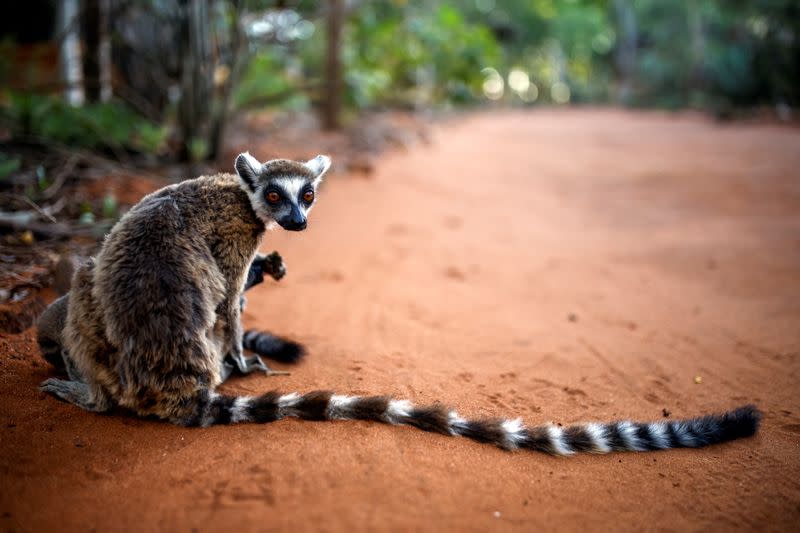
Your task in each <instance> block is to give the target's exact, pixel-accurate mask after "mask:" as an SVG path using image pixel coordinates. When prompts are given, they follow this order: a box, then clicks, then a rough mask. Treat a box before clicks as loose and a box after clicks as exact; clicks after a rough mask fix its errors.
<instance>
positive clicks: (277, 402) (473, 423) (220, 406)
mask: <svg viewBox="0 0 800 533" xmlns="http://www.w3.org/2000/svg"><path fill="white" fill-rule="evenodd" d="M201 404H202V405H199V406H198V411H197V414H196V417H195V418H194V419H193V420H191V421H188V425H202V426H208V425H212V424H234V423H238V422H256V423H267V422H274V421H276V420H280V419H282V418H287V417H296V418H302V419H305V420H373V421H376V422H384V423H388V424H396V425H408V426H414V427H416V428H419V429H422V430H424V431H433V432H437V433H442V434H444V435H451V436H462V437H467V438H470V439H473V440H477V441H480V442H486V443H489V444H493V445H495V446H498V447H500V448H503V449H506V450H516V449H518V448H525V449H529V450H533V451H539V452H545V453H549V454H552V455H572V454H573V453H577V452H592V453H609V452H618V451H637V452H642V451H648V450H663V449H669V448H699V447H701V446H708V445H710V444H717V443H720V442H726V441H729V440H733V439H738V438H742V437H749V436H751V435H754V434H755V433H756V431H757V430H758V425H759V421H760V420H761V413H760V412H759V411H758V409H757V408H756V407H755V406H754V405H745V406H743V407H739V408H737V409H734V410H733V411H728V412H725V413H721V414H716V415H707V416H702V417H698V418H690V419H686V420H664V421H659V422H649V423H639V422H628V421H623V422H612V423H586V424H577V425H573V426H569V427H561V426H557V425H542V426H534V427H526V426H525V425H524V424H523V423H522V420H521V419H515V420H503V419H497V420H468V419H465V418H462V417H460V416H459V415H458V414H457V413H456V412H455V411H453V410H450V409H447V408H446V407H444V406H442V405H439V404H436V405H432V406H427V407H416V406H414V405H412V404H411V402H409V401H407V400H394V399H392V398H390V397H387V396H341V395H338V394H333V393H332V392H327V391H314V392H309V393H307V394H302V395H301V394H298V393H291V394H281V393H279V392H275V391H272V392H268V393H266V394H263V395H261V396H254V397H246V396H245V397H235V396H225V395H220V394H216V393H212V394H210V395H209V396H208V397H207V398H206V399H205V400H204V401H201Z"/></svg>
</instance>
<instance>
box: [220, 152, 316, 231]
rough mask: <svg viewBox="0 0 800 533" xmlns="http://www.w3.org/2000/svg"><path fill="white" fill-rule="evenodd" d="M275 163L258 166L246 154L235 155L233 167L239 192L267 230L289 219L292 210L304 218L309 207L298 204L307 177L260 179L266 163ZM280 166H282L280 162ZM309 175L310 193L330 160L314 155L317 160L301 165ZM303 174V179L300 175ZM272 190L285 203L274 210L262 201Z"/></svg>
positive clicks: (281, 176) (289, 176) (307, 181)
mask: <svg viewBox="0 0 800 533" xmlns="http://www.w3.org/2000/svg"><path fill="white" fill-rule="evenodd" d="M279 162H280V161H279V160H275V161H268V162H266V163H263V164H262V163H261V162H259V161H258V160H257V159H256V158H255V157H253V156H252V155H250V153H249V152H244V153H242V154H239V156H237V158H236V162H235V164H234V167H235V169H236V172H237V174H238V175H239V180H240V183H241V185H242V189H244V190H245V192H247V195H248V197H249V198H250V204H251V205H252V207H253V210H254V211H255V212H256V214H257V215H258V217H259V218H260V219H261V220H262V221H263V222H264V223H265V224H266V226H267V228H268V229H271V228H273V227H274V226H275V223H276V221H280V220H283V219H284V218H285V217H287V216H289V215H290V213H291V211H292V208H295V209H298V210H299V211H300V212H301V213H302V214H303V216H306V215H307V214H308V213H309V212H310V211H311V208H312V207H313V205H314V204H313V203H312V204H311V205H305V204H304V203H302V202H299V200H298V197H299V195H300V192H301V190H302V189H303V187H306V186H308V184H309V177H308V175H307V174H305V173H303V172H300V173H299V174H298V175H296V176H293V175H291V173H287V174H285V175H278V176H275V177H271V178H267V179H264V178H263V177H262V174H263V173H264V172H265V171H266V170H268V167H270V166H272V167H273V169H274V167H275V165H270V163H279ZM284 163H286V162H285V161H284ZM302 165H303V166H305V167H306V168H307V169H308V170H309V171H311V174H312V176H314V178H313V179H312V181H311V182H310V184H311V186H312V188H313V190H314V192H316V190H317V187H318V186H319V184H320V182H321V181H322V177H323V176H324V174H325V173H326V172H327V171H328V169H329V168H330V165H331V159H330V158H329V157H328V156H325V155H318V156H317V157H315V158H313V159H310V160H309V161H306V162H305V163H302ZM301 174H305V175H301ZM268 186H269V187H273V188H277V189H280V190H281V191H282V193H283V194H282V197H283V198H285V200H286V202H282V203H281V205H279V206H278V207H277V208H274V207H273V206H271V205H268V204H267V202H266V201H265V199H264V195H265V193H266V189H267V187H268Z"/></svg>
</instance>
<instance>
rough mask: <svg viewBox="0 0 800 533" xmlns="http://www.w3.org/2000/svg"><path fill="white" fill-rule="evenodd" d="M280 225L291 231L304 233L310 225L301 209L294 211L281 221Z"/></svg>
mask: <svg viewBox="0 0 800 533" xmlns="http://www.w3.org/2000/svg"><path fill="white" fill-rule="evenodd" d="M278 224H280V225H281V227H282V228H283V229H285V230H289V231H303V230H304V229H306V226H307V225H308V223H307V221H306V217H305V215H303V213H301V212H300V210H299V209H292V214H291V215H289V216H288V217H286V218H284V219H283V220H279V221H278Z"/></svg>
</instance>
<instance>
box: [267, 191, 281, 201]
mask: <svg viewBox="0 0 800 533" xmlns="http://www.w3.org/2000/svg"><path fill="white" fill-rule="evenodd" d="M280 199H281V195H280V194H278V193H276V192H275V191H269V192H268V193H267V201H268V202H269V203H271V204H277V203H278V201H279V200H280Z"/></svg>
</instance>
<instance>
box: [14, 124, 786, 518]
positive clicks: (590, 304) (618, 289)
mask: <svg viewBox="0 0 800 533" xmlns="http://www.w3.org/2000/svg"><path fill="white" fill-rule="evenodd" d="M253 152H254V153H255V154H256V155H258V152H259V149H258V148H257V147H253ZM309 155H313V154H309ZM334 155H335V154H334ZM798 169H800V132H798V131H797V130H793V129H788V128H781V127H776V126H761V125H742V124H738V125H720V124H715V123H713V122H711V121H709V120H707V119H705V118H702V117H698V116H692V115H676V116H672V115H662V114H656V113H646V114H634V113H627V112H622V111H610V110H585V111H537V112H530V113H521V112H516V113H511V112H508V113H495V114H484V115H476V116H472V117H469V118H466V119H459V120H458V121H455V122H453V123H451V124H447V125H443V126H441V127H440V128H439V130H438V131H437V132H436V133H435V135H434V141H433V143H432V144H431V145H430V146H420V147H418V148H415V149H413V150H411V151H410V152H408V153H405V154H394V155H391V156H388V157H385V158H383V159H382V161H381V162H380V164H379V165H378V168H377V172H376V173H375V175H374V179H363V178H348V177H346V176H334V177H332V178H331V179H330V180H329V182H328V183H327V185H326V187H325V189H324V191H323V192H322V193H321V194H320V201H319V205H318V207H317V208H316V209H315V211H314V213H313V214H312V216H311V222H310V227H309V229H308V230H307V231H306V232H305V233H303V234H293V235H289V234H285V233H278V232H276V233H273V234H270V235H268V237H267V238H266V240H265V243H264V247H263V249H264V250H265V251H269V250H272V249H278V250H280V251H281V253H282V254H283V256H284V258H285V259H286V262H287V265H288V267H289V274H288V276H287V278H286V279H285V280H284V281H282V282H281V283H279V284H276V283H268V284H266V283H265V284H264V285H262V286H260V287H258V288H257V289H255V290H254V291H252V292H251V293H250V298H249V300H250V303H249V308H248V310H247V311H246V313H245V322H246V325H248V326H251V327H252V326H256V327H260V328H263V329H269V330H271V331H274V332H277V333H281V334H284V335H289V336H292V337H294V338H296V339H299V340H302V341H304V342H306V343H307V345H308V347H309V356H308V358H307V359H306V361H305V362H303V363H301V364H300V365H298V366H297V367H295V368H294V373H293V374H292V376H290V377H270V378H267V377H264V376H252V377H248V378H240V379H236V380H234V381H232V382H231V383H229V384H227V385H226V386H225V387H224V388H225V390H226V391H228V392H239V393H246V394H254V393H258V392H262V391H266V390H268V389H271V388H278V389H281V390H284V391H292V390H299V391H308V390H312V389H317V388H327V389H334V390H336V391H339V392H342V393H353V394H360V393H364V394H366V393H394V394H396V395H398V396H401V397H405V398H408V399H411V400H414V401H417V402H429V401H433V400H441V401H443V402H446V403H448V404H452V405H454V406H458V408H459V410H460V411H461V412H463V413H464V414H468V415H520V416H522V417H524V419H525V420H526V421H527V422H528V423H531V424H535V423H538V422H544V421H549V420H551V421H555V422H561V423H568V422H575V421H582V420H589V419H597V420H607V419H617V418H622V417H633V418H637V419H658V418H661V417H662V416H663V415H662V410H663V409H667V410H668V411H669V412H671V416H672V417H679V416H691V415H696V414H700V413H705V412H708V411H718V410H724V409H727V408H731V407H734V406H737V405H740V404H743V403H747V402H755V403H757V404H758V405H759V406H760V407H761V408H762V409H763V410H764V412H765V420H764V425H763V430H762V431H761V433H760V434H759V435H758V436H757V437H755V438H752V439H747V440H742V441H737V442H734V443H730V444H725V445H720V446H716V447H711V448H706V449H702V450H676V451H667V452H657V453H646V454H616V455H607V456H591V455H584V456H577V457H573V458H552V457H548V456H545V455H539V454H533V453H530V452H518V453H509V452H504V451H501V450H498V449H494V448H492V447H489V446H486V445H481V444H477V443H474V442H470V441H467V440H464V439H454V438H447V437H443V436H440V435H435V434H428V433H424V432H420V431H417V430H414V429H412V428H398V427H390V426H384V425H379V424H370V423H366V422H364V423H362V422H340V423H329V422H301V421H296V420H285V421H281V422H278V423H275V424H271V425H268V426H238V427H215V428H211V429H194V430H190V429H183V428H177V427H173V426H170V425H169V424H166V423H160V422H157V421H149V420H137V419H132V418H128V417H125V416H120V415H115V416H102V415H95V414H90V413H86V412H82V411H80V410H78V409H77V408H75V407H72V406H70V405H67V404H64V403H60V402H58V401H56V400H55V399H53V398H50V397H46V396H45V395H44V394H42V393H39V392H38V391H37V389H36V386H37V384H38V383H39V382H40V381H41V380H43V379H45V378H46V377H47V376H48V374H49V369H48V367H47V366H46V365H45V364H44V363H43V362H42V361H41V360H40V359H38V357H34V355H33V354H35V353H36V348H35V344H34V341H33V339H34V332H33V331H32V330H29V331H27V332H25V333H23V334H21V335H18V336H5V337H2V338H0V401H1V402H2V403H1V404H0V417H1V420H0V423H1V424H2V426H0V427H2V430H1V431H2V433H0V435H1V437H0V439H1V440H0V474H1V475H2V490H1V491H0V515H1V517H0V528H2V529H3V530H14V531H44V530H56V529H57V530H60V531H86V530H97V531H110V530H164V531H189V530H192V531H222V530H227V529H230V530H242V531H256V530H258V531H264V530H271V529H292V530H295V529H297V530H322V531H344V530H353V529H356V530H366V529H372V530H375V529H386V530H417V529H426V530H442V529H453V530H455V529H458V530H485V529H488V528H498V529H503V530H505V529H515V530H533V529H534V528H536V529H538V528H545V529H548V530H577V529H586V528H588V529H590V530H608V529H619V530H640V529H648V530H700V529H702V530H709V529H712V530H737V529H741V530H748V529H755V528H759V529H760V528H764V527H765V526H766V527H767V528H768V529H773V530H789V529H793V527H796V525H797V521H798V520H799V519H800V480H799V479H800V388H798V385H797V380H798V370H800V174H799V172H800V170H798ZM276 366H279V365H276ZM696 376H700V377H701V378H702V382H701V383H699V384H697V383H695V377H696Z"/></svg>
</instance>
